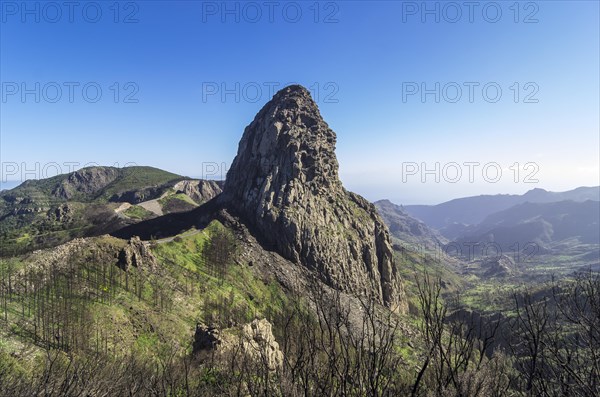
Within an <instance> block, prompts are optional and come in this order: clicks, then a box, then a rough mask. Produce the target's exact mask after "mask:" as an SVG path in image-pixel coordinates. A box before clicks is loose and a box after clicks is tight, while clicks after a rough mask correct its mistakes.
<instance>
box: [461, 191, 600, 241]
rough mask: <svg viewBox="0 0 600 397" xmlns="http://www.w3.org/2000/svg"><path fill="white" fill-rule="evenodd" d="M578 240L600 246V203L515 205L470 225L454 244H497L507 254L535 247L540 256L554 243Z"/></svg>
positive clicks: (528, 203) (527, 203)
mask: <svg viewBox="0 0 600 397" xmlns="http://www.w3.org/2000/svg"><path fill="white" fill-rule="evenodd" d="M567 239H575V240H577V242H578V243H582V244H596V245H598V244H600V202H598V201H592V200H587V201H584V202H576V201H569V200H566V201H558V202H554V203H530V202H526V203H523V204H518V205H515V206H513V207H511V208H509V209H506V210H503V211H499V212H496V213H494V214H491V215H489V216H488V217H487V218H486V219H484V220H483V222H481V223H480V224H478V225H476V226H470V227H469V226H467V227H465V229H464V230H463V232H462V233H461V235H460V236H459V237H457V238H455V239H453V240H454V241H456V242H458V243H469V244H473V243H477V244H479V245H480V246H484V245H485V244H488V243H495V244H496V245H497V246H498V247H500V248H501V249H502V250H503V251H504V252H508V251H511V250H514V249H515V248H516V247H519V248H518V249H523V247H524V246H526V245H528V244H529V245H532V244H533V245H535V249H536V250H537V251H539V253H543V252H546V251H548V250H549V249H550V247H551V245H552V243H556V242H560V241H564V240H567Z"/></svg>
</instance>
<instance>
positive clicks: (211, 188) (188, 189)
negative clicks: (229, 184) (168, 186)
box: [173, 179, 222, 204]
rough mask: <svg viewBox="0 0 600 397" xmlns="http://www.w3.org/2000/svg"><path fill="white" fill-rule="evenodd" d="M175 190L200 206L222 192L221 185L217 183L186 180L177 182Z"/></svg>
mask: <svg viewBox="0 0 600 397" xmlns="http://www.w3.org/2000/svg"><path fill="white" fill-rule="evenodd" d="M173 189H175V190H176V191H177V192H178V193H184V194H186V195H188V197H190V198H191V199H192V200H194V201H195V202H197V203H198V204H202V203H205V202H207V201H209V200H210V199H212V198H214V197H216V196H217V195H219V194H220V193H221V191H222V189H221V185H220V184H219V182H216V181H206V180H203V179H186V180H183V181H180V182H177V183H176V184H175V185H174V186H173Z"/></svg>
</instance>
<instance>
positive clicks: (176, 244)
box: [0, 222, 286, 370]
mask: <svg viewBox="0 0 600 397" xmlns="http://www.w3.org/2000/svg"><path fill="white" fill-rule="evenodd" d="M222 227H223V226H222V225H221V224H219V223H218V222H213V223H211V225H209V226H208V227H207V228H206V229H205V230H203V231H201V232H199V233H195V234H186V236H183V237H179V238H176V239H175V240H174V241H171V242H168V243H163V244H155V245H154V247H153V248H151V249H152V251H153V252H154V254H155V256H156V258H157V259H158V262H159V267H158V269H152V270H151V269H143V268H140V269H137V268H130V269H129V271H128V272H127V273H126V272H125V271H123V270H121V269H119V268H117V267H116V266H115V265H114V259H113V263H108V264H107V263H106V262H107V261H108V258H110V257H114V256H111V254H110V252H111V251H115V250H118V248H119V247H122V246H124V245H125V242H124V241H123V240H119V239H115V238H112V237H102V238H96V239H94V243H93V244H90V245H89V246H86V247H85V248H84V249H83V250H82V251H81V252H80V253H79V254H78V255H80V256H79V258H78V259H74V258H70V260H69V263H70V264H71V265H73V266H75V267H78V268H79V267H84V266H85V270H83V271H82V272H83V273H82V274H83V277H79V279H80V281H81V282H82V283H83V284H82V285H81V286H80V287H79V288H77V290H76V291H75V296H72V297H71V299H72V301H86V302H85V305H86V312H87V313H89V316H90V317H89V318H86V319H85V324H87V325H88V328H89V329H87V330H86V332H88V334H87V338H88V339H89V345H88V346H86V347H85V348H84V350H87V351H95V350H96V349H98V348H99V349H100V350H101V351H104V350H106V352H107V353H108V354H112V355H120V354H122V355H126V354H128V353H131V352H134V353H137V354H147V355H148V357H155V356H160V354H158V355H157V352H161V351H167V350H169V351H170V349H173V346H177V347H178V348H179V349H180V351H179V353H180V354H184V353H185V352H188V351H189V349H190V347H191V342H192V337H193V334H194V329H195V326H196V324H197V323H207V324H215V325H218V326H220V327H227V326H228V325H231V324H241V323H245V322H249V321H251V320H252V319H253V318H254V317H255V316H258V317H267V318H269V317H272V316H274V315H276V314H277V313H278V312H280V311H281V310H282V308H283V306H284V305H285V302H286V297H285V294H284V293H283V291H282V290H281V288H280V286H279V285H278V284H276V283H264V282H262V281H261V280H259V279H257V278H256V277H255V276H254V275H253V273H252V272H251V270H250V269H249V268H248V267H247V266H245V264H241V265H240V264H232V265H230V266H229V267H228V268H227V270H226V272H225V273H224V276H223V277H222V278H220V277H217V276H216V275H214V274H212V273H211V272H210V271H209V270H208V269H207V268H206V266H205V265H204V263H203V260H202V255H201V252H202V246H203V244H204V243H206V241H208V240H209V239H210V235H211V232H212V231H213V230H215V229H216V228H222ZM99 251H100V252H108V254H100V255H107V256H101V257H98V258H97V260H98V261H99V262H101V263H94V261H90V256H91V257H93V255H96V254H98V252H99ZM2 263H3V267H2V268H0V271H2V273H3V276H4V278H6V276H7V272H8V267H11V269H12V270H11V271H12V274H13V280H14V277H15V276H14V274H15V272H16V269H18V268H19V267H23V266H25V264H24V263H23V262H21V261H17V260H11V261H3V262H2ZM84 264H87V265H84ZM110 272H112V273H113V274H114V278H115V280H118V281H117V283H116V284H111V283H109V282H108V281H106V279H104V278H103V277H104V276H103V274H104V275H106V274H109V273H110ZM90 275H91V276H90ZM126 275H127V283H128V287H127V288H126V287H125V280H126ZM106 277H108V276H106ZM87 278H90V279H91V280H92V281H89V280H87ZM98 279H100V281H99V282H98V281H97V280H98ZM102 280H104V281H102ZM13 282H14V281H13ZM134 283H137V284H138V286H137V287H136V286H134ZM84 291H85V293H84ZM49 294H50V295H49V296H53V297H54V298H55V299H56V302H55V303H56V305H57V306H56V307H54V306H53V307H54V308H55V309H56V308H57V307H59V304H60V302H62V301H61V298H60V297H61V294H63V295H64V292H60V291H59V288H50V289H49ZM22 296H23V295H21V296H20V297H18V298H17V297H13V299H12V300H11V299H9V301H8V310H7V314H6V316H7V321H4V316H3V315H4V313H1V314H2V317H1V318H2V319H0V356H2V357H3V358H5V359H6V360H8V361H7V362H6V364H5V365H8V366H11V365H14V366H15V367H19V368H22V369H23V370H26V368H30V367H31V366H29V365H27V364H26V363H27V362H31V361H34V360H37V359H41V354H42V350H41V346H44V345H45V344H46V343H48V341H43V340H40V339H39V338H38V340H37V341H36V338H35V337H34V336H33V333H32V329H33V326H32V324H33V318H34V315H33V313H29V309H28V307H29V305H30V303H31V302H32V297H31V296H30V295H27V294H25V298H24V299H23V298H22ZM63 303H64V302H63ZM23 307H25V309H23ZM23 310H24V312H23ZM2 312H3V310H2ZM23 313H24V314H25V315H23ZM72 318H73V319H72V320H71V321H72V325H73V327H75V328H76V329H77V330H78V331H77V332H83V331H79V330H80V329H81V328H85V327H84V324H83V323H82V324H77V322H76V321H75V320H74V319H75V318H77V315H76V314H73V315H72ZM51 343H54V342H53V341H51ZM98 346H99V347H98Z"/></svg>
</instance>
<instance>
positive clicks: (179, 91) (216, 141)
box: [0, 1, 600, 204]
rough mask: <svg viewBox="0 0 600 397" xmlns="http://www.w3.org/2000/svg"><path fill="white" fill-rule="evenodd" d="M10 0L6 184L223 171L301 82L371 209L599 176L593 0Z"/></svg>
mask: <svg viewBox="0 0 600 397" xmlns="http://www.w3.org/2000/svg"><path fill="white" fill-rule="evenodd" d="M0 4H1V13H2V14H1V15H0V17H1V18H2V19H1V23H0V29H1V31H0V36H1V37H0V45H1V50H0V52H1V53H0V80H1V82H2V98H1V102H0V105H1V107H2V109H1V120H0V127H1V133H2V134H1V148H0V154H1V157H2V159H1V162H2V180H3V182H4V181H6V180H20V179H23V178H33V177H38V178H39V177H45V176H52V175H54V174H56V172H57V171H56V170H57V169H60V170H61V171H64V172H67V171H69V170H70V167H77V166H78V165H79V166H80V165H84V164H92V163H93V164H102V165H120V166H123V165H130V164H137V165H152V166H155V167H159V168H163V169H166V170H169V171H172V172H176V173H180V174H183V175H188V176H194V177H201V176H205V177H218V176H219V174H221V173H222V174H224V173H225V171H226V168H227V166H228V164H230V163H231V161H232V159H233V157H234V156H235V153H236V151H237V145H238V141H239V139H240V137H241V135H242V132H243V129H244V127H245V126H246V125H247V124H248V123H250V122H251V121H252V119H253V117H254V115H255V114H256V112H257V111H258V110H259V109H260V108H261V107H262V105H263V104H264V103H266V102H267V101H268V100H269V99H270V98H271V95H272V90H273V88H274V87H278V88H282V87H283V86H284V84H286V83H290V82H298V83H301V84H303V85H305V86H307V87H308V88H310V89H311V91H312V92H313V96H314V97H315V99H316V100H317V103H318V105H319V107H320V109H321V113H322V115H323V117H324V118H325V120H326V121H327V122H328V123H329V125H330V126H331V128H332V129H333V130H334V131H336V133H337V136H338V145H337V155H338V160H339V162H340V173H341V178H342V180H343V182H344V184H345V185H346V187H347V188H348V189H350V190H353V191H356V192H358V193H360V194H362V195H364V196H365V197H367V198H368V199H371V200H377V199H381V198H389V199H391V200H392V201H394V202H397V203H402V204H414V203H437V202H442V201H445V200H448V199H451V198H454V197H461V196H467V195H475V194H496V193H523V192H525V191H527V190H529V189H532V188H536V187H539V188H545V189H548V190H557V191H558V190H568V189H572V188H575V187H577V186H581V185H587V186H591V185H598V184H599V183H600V182H599V178H600V175H599V168H600V166H599V163H600V160H599V150H600V149H599V147H600V141H599V139H600V138H599V135H600V132H599V131H600V126H599V108H600V104H599V92H600V88H599V86H600V84H599V70H600V64H599V47H600V43H599V37H600V33H599V14H600V11H599V6H598V4H599V3H598V2H597V1H579V2H578V1H568V2H567V1H539V2H514V1H509V2H502V1H500V2H474V5H473V8H472V9H469V8H468V6H465V2H461V1H459V2H435V1H431V2H426V3H424V2H421V1H419V2H406V1H404V2H360V1H338V2H328V1H325V2H318V3H316V2H314V1H310V2H283V1H281V2H279V1H274V2H271V3H268V2H262V1H258V2H228V3H223V2H220V1H219V2H201V1H186V2H161V1H137V2H119V3H115V2H112V1H111V2H86V1H81V2H78V3H77V5H76V6H73V8H72V9H69V8H68V6H65V5H64V4H63V2H60V1H59V2H54V3H52V2H51V3H45V2H28V3H22V2H20V1H19V2H7V1H3V2H1V3H0ZM23 4H26V5H23ZM436 19H437V20H436ZM484 87H485V89H484ZM459 89H460V95H459ZM98 90H100V91H101V94H98V92H100V91H98ZM424 90H428V91H426V92H429V93H427V94H425V95H424V96H422V95H421V94H422V92H423V91H424ZM471 90H472V91H471ZM498 90H500V91H498ZM224 91H225V94H223V93H224ZM24 92H25V94H24ZM498 93H501V95H498ZM59 94H60V95H59ZM70 94H72V97H71V98H70ZM470 94H471V95H470ZM436 96H437V98H436ZM469 164H470V165H469ZM215 169H217V171H213V170H215ZM424 170H429V172H424ZM484 170H485V172H484ZM498 170H500V172H501V174H497V172H498ZM469 171H471V172H470V173H469ZM459 172H460V174H459ZM215 174H216V175H215ZM469 174H471V175H469ZM436 177H437V179H438V181H436Z"/></svg>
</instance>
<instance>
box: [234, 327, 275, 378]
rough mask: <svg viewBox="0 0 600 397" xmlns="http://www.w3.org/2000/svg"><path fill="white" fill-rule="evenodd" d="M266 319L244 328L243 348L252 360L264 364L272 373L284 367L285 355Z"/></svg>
mask: <svg viewBox="0 0 600 397" xmlns="http://www.w3.org/2000/svg"><path fill="white" fill-rule="evenodd" d="M272 328H273V327H272V325H271V323H270V322H268V321H267V320H266V319H264V318H263V319H261V320H254V321H252V322H251V323H248V324H245V325H244V326H243V327H242V338H243V339H242V348H243V351H244V352H245V353H246V354H247V355H248V356H250V357H251V358H253V359H255V360H258V361H261V362H263V363H264V364H265V365H266V366H267V368H269V369H270V370H271V371H275V370H277V369H278V368H281V367H282V366H283V353H282V351H281V350H280V349H279V343H277V341H276V340H275V336H273V329H272Z"/></svg>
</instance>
